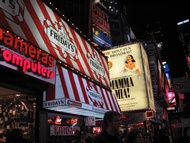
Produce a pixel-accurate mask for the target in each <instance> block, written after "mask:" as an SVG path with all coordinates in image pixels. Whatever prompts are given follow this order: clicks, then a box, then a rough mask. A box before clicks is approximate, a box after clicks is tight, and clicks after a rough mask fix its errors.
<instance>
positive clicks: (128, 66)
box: [123, 55, 140, 76]
mask: <svg viewBox="0 0 190 143" xmlns="http://www.w3.org/2000/svg"><path fill="white" fill-rule="evenodd" d="M123 72H131V73H134V72H135V73H136V74H137V75H138V76H140V70H139V69H138V68H137V67H136V62H135V60H134V58H133V56H132V55H127V58H126V61H125V67H124V69H123Z"/></svg>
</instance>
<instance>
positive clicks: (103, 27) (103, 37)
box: [90, 0, 112, 48]
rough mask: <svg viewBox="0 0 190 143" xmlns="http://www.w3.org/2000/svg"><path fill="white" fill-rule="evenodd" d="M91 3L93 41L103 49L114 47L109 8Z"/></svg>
mask: <svg viewBox="0 0 190 143" xmlns="http://www.w3.org/2000/svg"><path fill="white" fill-rule="evenodd" d="M93 1H94V0H92V1H91V6H90V8H91V9H90V17H91V19H90V20H91V21H90V22H91V33H92V34H91V35H92V39H93V41H94V42H95V43H96V44H98V45H99V46H101V47H103V48H107V47H112V40H111V33H110V24H109V15H108V14H107V7H106V6H105V5H104V4H103V3H101V2H93Z"/></svg>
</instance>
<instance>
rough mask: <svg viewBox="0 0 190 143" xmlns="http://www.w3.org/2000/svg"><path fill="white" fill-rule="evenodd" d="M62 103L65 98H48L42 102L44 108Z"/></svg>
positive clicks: (63, 103)
mask: <svg viewBox="0 0 190 143" xmlns="http://www.w3.org/2000/svg"><path fill="white" fill-rule="evenodd" d="M63 105H65V99H60V100H50V101H46V102H44V103H43V107H44V108H49V107H56V106H63Z"/></svg>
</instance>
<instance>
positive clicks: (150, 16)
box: [126, 1, 190, 78]
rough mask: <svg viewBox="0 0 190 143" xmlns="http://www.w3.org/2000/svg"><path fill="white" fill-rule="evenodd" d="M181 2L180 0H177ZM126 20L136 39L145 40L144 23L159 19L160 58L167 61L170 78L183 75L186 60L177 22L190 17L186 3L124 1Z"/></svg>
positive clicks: (189, 7)
mask: <svg viewBox="0 0 190 143" xmlns="http://www.w3.org/2000/svg"><path fill="white" fill-rule="evenodd" d="M179 2H182V1H179ZM126 7H127V21H128V23H129V25H130V26H131V28H132V30H133V32H134V33H135V35H136V37H137V39H141V40H146V36H147V35H146V31H145V29H146V25H147V24H148V23H150V22H152V21H159V22H160V26H161V27H162V33H163V43H164V44H163V49H164V52H162V55H163V58H162V60H164V61H167V63H168V64H169V68H170V75H171V77H172V78H176V77H182V76H185V66H186V61H185V57H184V54H183V49H182V48H181V46H180V43H179V38H178V29H177V22H179V21H182V20H185V19H190V5H188V4H187V3H177V2H172V4H171V3H169V4H168V3H162V2H158V1H152V2H149V3H148V2H143V1H142V2H136V1H126Z"/></svg>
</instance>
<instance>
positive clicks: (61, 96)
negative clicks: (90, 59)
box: [43, 65, 121, 118]
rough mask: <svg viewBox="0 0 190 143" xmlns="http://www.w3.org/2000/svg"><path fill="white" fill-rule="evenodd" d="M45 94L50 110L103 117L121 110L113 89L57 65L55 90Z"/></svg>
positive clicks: (45, 100) (45, 105)
mask: <svg viewBox="0 0 190 143" xmlns="http://www.w3.org/2000/svg"><path fill="white" fill-rule="evenodd" d="M52 89H53V88H51V90H48V91H47V93H46V94H44V103H43V107H44V108H46V109H49V110H56V111H60V112H66V113H72V114H77V115H84V116H95V117H97V118H103V115H104V113H105V112H107V111H109V110H110V111H117V112H121V110H120V108H119V105H118V102H117V100H116V98H115V96H114V95H113V94H112V93H111V91H109V90H107V89H104V88H102V87H101V86H99V85H97V84H95V83H93V82H91V81H90V80H87V79H85V78H83V77H82V76H80V75H78V74H75V73H74V72H72V71H70V70H67V69H66V68H63V67H61V66H60V65H57V69H56V84H55V86H54V90H52Z"/></svg>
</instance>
